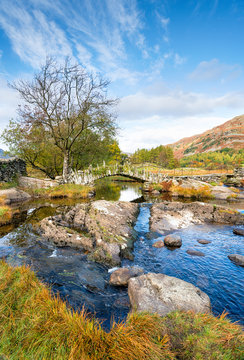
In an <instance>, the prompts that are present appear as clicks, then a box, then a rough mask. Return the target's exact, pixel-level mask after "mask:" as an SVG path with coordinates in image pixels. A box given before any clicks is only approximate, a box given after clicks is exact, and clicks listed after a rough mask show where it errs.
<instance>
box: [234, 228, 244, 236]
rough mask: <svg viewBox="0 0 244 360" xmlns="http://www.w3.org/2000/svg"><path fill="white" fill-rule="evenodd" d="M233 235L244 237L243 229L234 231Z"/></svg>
mask: <svg viewBox="0 0 244 360" xmlns="http://www.w3.org/2000/svg"><path fill="white" fill-rule="evenodd" d="M233 233H234V234H236V235H241V236H244V229H234V230H233Z"/></svg>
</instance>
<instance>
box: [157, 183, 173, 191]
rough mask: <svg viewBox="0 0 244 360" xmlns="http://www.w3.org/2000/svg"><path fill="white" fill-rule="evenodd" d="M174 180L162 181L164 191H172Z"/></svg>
mask: <svg viewBox="0 0 244 360" xmlns="http://www.w3.org/2000/svg"><path fill="white" fill-rule="evenodd" d="M172 183H173V182H172V180H169V181H162V182H161V183H160V185H161V187H162V191H166V192H168V191H170V190H171V187H172Z"/></svg>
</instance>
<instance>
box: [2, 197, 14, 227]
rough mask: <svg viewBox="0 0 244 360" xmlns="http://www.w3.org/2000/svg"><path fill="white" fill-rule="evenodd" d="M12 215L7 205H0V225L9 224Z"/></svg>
mask: <svg viewBox="0 0 244 360" xmlns="http://www.w3.org/2000/svg"><path fill="white" fill-rule="evenodd" d="M0 204H1V202H0ZM13 215H14V212H13V210H12V209H11V208H10V207H9V206H5V205H4V206H0V226H3V225H7V224H9V223H10V222H11V220H12V218H13Z"/></svg>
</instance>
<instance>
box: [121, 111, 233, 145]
mask: <svg viewBox="0 0 244 360" xmlns="http://www.w3.org/2000/svg"><path fill="white" fill-rule="evenodd" d="M231 117H233V116H230V117H226V116H222V117H220V116H187V117H185V118H184V120H183V121H182V119H180V121H179V119H178V118H177V117H174V118H172V117H148V118H146V119H144V120H145V121H143V122H142V123H140V124H134V126H132V127H130V128H128V127H126V128H125V129H123V130H122V131H121V133H120V136H119V144H120V147H121V149H122V150H123V151H125V152H134V151H135V150H137V149H138V148H147V149H150V148H152V147H156V146H158V145H167V144H171V143H174V142H176V141H177V140H180V139H182V138H184V137H187V136H192V135H196V134H199V133H202V132H204V131H206V130H208V129H211V128H213V127H214V126H217V125H220V124H222V123H223V122H225V121H227V120H229V119H230V118H231Z"/></svg>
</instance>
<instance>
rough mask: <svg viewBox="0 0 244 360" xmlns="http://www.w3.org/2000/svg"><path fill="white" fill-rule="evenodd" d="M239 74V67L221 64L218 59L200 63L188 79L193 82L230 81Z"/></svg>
mask: <svg viewBox="0 0 244 360" xmlns="http://www.w3.org/2000/svg"><path fill="white" fill-rule="evenodd" d="M240 74H241V67H240V65H227V64H221V63H220V61H219V60H218V59H212V60H210V61H202V62H200V63H199V64H198V66H197V67H196V69H195V70H194V71H193V72H192V73H191V74H189V78H190V79H191V80H194V81H214V80H221V81H222V82H223V81H226V80H231V79H234V78H236V77H238V76H239V75H240Z"/></svg>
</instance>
